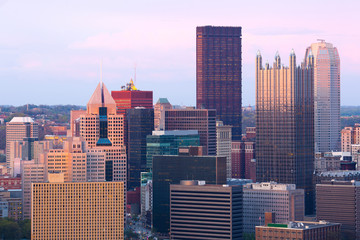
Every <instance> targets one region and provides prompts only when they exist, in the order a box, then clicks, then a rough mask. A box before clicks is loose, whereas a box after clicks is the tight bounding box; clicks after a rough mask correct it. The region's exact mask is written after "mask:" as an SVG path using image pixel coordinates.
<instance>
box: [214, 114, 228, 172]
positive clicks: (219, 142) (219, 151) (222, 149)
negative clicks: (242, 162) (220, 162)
mask: <svg viewBox="0 0 360 240" xmlns="http://www.w3.org/2000/svg"><path fill="white" fill-rule="evenodd" d="M216 155H217V156H224V157H226V177H227V178H231V177H232V170H231V169H232V167H231V126H228V125H224V124H223V122H222V121H216Z"/></svg>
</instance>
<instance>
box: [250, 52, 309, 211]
mask: <svg viewBox="0 0 360 240" xmlns="http://www.w3.org/2000/svg"><path fill="white" fill-rule="evenodd" d="M289 62H290V66H289V67H285V66H283V65H282V64H281V59H280V56H279V53H278V52H277V53H276V55H275V62H274V64H273V67H270V65H269V64H268V63H267V64H266V65H265V67H263V65H262V57H261V54H260V52H258V54H257V56H256V180H257V181H259V182H268V181H276V182H280V183H288V184H296V187H297V188H302V189H304V190H305V206H306V208H305V210H306V213H307V214H312V213H313V211H314V189H313V188H314V187H313V184H312V175H313V172H314V153H315V149H314V85H313V82H314V79H313V78H314V74H313V67H314V56H312V55H311V54H309V56H308V59H307V60H306V64H304V63H303V64H302V65H301V66H297V65H296V56H295V52H294V50H292V51H291V53H290V57H289ZM300 133H301V134H300Z"/></svg>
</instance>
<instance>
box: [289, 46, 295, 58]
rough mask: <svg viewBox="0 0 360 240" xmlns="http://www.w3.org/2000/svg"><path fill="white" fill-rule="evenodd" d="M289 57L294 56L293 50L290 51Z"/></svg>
mask: <svg viewBox="0 0 360 240" xmlns="http://www.w3.org/2000/svg"><path fill="white" fill-rule="evenodd" d="M290 56H295V51H294V49H293V48H292V49H291V52H290Z"/></svg>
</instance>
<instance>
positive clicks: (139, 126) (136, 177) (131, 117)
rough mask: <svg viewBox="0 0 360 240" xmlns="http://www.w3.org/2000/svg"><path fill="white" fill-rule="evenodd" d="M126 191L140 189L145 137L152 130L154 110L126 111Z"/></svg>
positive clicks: (143, 164) (144, 155) (138, 109)
mask: <svg viewBox="0 0 360 240" xmlns="http://www.w3.org/2000/svg"><path fill="white" fill-rule="evenodd" d="M126 120H127V154H128V155H127V156H128V161H127V163H128V178H127V179H128V186H127V188H128V189H133V188H135V187H140V173H141V172H144V171H145V170H146V136H147V135H151V133H152V131H153V130H154V109H152V108H150V109H146V108H143V107H136V108H133V109H127V110H126Z"/></svg>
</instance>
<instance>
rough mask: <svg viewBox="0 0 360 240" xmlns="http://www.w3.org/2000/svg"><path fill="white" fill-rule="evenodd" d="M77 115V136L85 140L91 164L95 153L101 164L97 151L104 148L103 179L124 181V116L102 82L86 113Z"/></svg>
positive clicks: (102, 150) (100, 157) (100, 156)
mask: <svg viewBox="0 0 360 240" xmlns="http://www.w3.org/2000/svg"><path fill="white" fill-rule="evenodd" d="M79 118H80V136H81V137H83V138H84V140H85V141H86V143H87V148H88V155H89V156H90V155H91V157H90V158H91V161H92V164H94V159H96V158H97V157H96V156H98V157H99V161H100V163H99V165H100V166H99V167H101V165H102V164H103V163H102V161H103V160H102V156H103V154H101V153H100V152H104V153H105V179H106V181H123V182H125V185H126V148H125V145H124V116H123V115H119V114H117V113H116V103H115V101H114V99H113V98H112V97H111V95H110V93H109V91H108V90H107V88H106V86H105V84H104V83H102V82H100V83H99V84H98V86H97V87H96V89H95V91H94V93H93V95H92V96H91V98H90V100H89V102H88V104H87V109H86V114H80V116H79ZM88 170H94V169H89V168H88ZM95 175H96V174H95ZM92 176H94V175H92ZM94 177H95V178H97V177H100V178H101V176H94ZM91 178H92V177H91Z"/></svg>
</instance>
